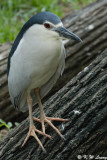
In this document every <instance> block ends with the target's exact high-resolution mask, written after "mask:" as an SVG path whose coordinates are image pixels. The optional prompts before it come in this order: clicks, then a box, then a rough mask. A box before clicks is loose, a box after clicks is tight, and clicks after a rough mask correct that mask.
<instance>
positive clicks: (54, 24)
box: [22, 12, 82, 42]
mask: <svg viewBox="0 0 107 160" xmlns="http://www.w3.org/2000/svg"><path fill="white" fill-rule="evenodd" d="M32 28H33V29H32ZM28 29H32V30H33V34H34V33H35V34H36V35H37V34H38V35H39V36H41V35H42V36H44V37H47V36H49V37H56V38H58V39H73V40H76V41H78V42H81V41H82V40H81V39H80V38H79V37H78V36H77V35H76V34H74V33H73V32H71V31H69V30H68V29H66V28H65V27H64V26H63V24H62V22H61V20H60V18H59V17H58V16H57V15H55V14H53V13H51V12H41V13H38V14H36V15H34V16H33V17H31V18H30V20H29V21H28V22H27V23H26V24H25V25H24V26H23V28H22V30H24V31H26V30H28Z"/></svg>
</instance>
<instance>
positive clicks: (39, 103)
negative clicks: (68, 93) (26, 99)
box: [33, 88, 68, 138]
mask: <svg viewBox="0 0 107 160" xmlns="http://www.w3.org/2000/svg"><path fill="white" fill-rule="evenodd" d="M35 94H36V97H37V101H38V105H39V109H40V117H41V118H40V119H38V118H35V117H34V118H33V120H35V121H38V122H40V123H41V124H42V131H43V133H44V134H45V125H44V122H47V123H48V124H49V125H50V126H51V127H52V128H53V129H54V130H55V131H56V132H57V133H58V134H59V135H60V136H61V137H62V138H64V137H63V135H62V134H61V133H60V131H59V130H58V129H57V128H56V127H55V126H54V125H53V124H52V122H51V121H53V120H55V121H68V119H62V118H53V117H46V116H45V113H44V111H43V107H42V103H41V99H40V94H39V88H36V89H35Z"/></svg>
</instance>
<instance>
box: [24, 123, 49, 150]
mask: <svg viewBox="0 0 107 160" xmlns="http://www.w3.org/2000/svg"><path fill="white" fill-rule="evenodd" d="M35 132H37V133H39V134H41V135H44V136H46V137H48V138H50V139H51V136H49V135H48V134H45V133H43V132H41V131H39V130H38V129H36V127H35V126H32V127H30V128H29V132H28V135H27V137H26V138H25V140H24V142H23V144H22V147H23V146H24V145H25V143H26V142H27V141H28V139H29V137H30V136H33V137H34V138H35V139H36V140H37V142H38V143H39V145H40V146H41V148H42V149H43V151H45V149H44V147H43V145H42V143H41V141H40V140H39V138H38V137H37V135H36V133H35Z"/></svg>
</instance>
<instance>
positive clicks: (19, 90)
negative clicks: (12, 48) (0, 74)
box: [8, 63, 30, 110]
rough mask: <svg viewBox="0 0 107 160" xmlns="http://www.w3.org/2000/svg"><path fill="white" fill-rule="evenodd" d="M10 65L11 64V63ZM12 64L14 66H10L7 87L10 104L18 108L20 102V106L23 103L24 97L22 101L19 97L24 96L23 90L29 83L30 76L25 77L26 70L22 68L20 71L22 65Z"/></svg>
mask: <svg viewBox="0 0 107 160" xmlns="http://www.w3.org/2000/svg"><path fill="white" fill-rule="evenodd" d="M20 64H21V63H19V66H20ZM11 65H13V64H12V63H11ZM13 66H14V67H10V71H9V75H8V88H9V94H10V98H11V101H12V104H13V105H14V106H15V108H18V109H20V102H21V107H22V105H24V104H25V99H23V101H21V99H22V98H23V97H26V92H25V91H26V88H27V87H28V86H29V84H30V78H29V77H27V74H26V70H23V72H22V69H23V67H22V66H20V67H19V66H15V65H13ZM20 110H21V109H20Z"/></svg>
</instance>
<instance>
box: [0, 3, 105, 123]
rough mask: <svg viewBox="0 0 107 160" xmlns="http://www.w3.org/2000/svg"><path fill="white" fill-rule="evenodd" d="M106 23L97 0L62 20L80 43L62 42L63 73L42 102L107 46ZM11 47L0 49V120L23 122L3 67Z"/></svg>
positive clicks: (102, 7)
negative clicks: (64, 49) (14, 103)
mask: <svg viewBox="0 0 107 160" xmlns="http://www.w3.org/2000/svg"><path fill="white" fill-rule="evenodd" d="M106 22H107V1H106V0H99V1H98V2H96V3H93V4H91V5H89V6H87V7H85V8H84V9H82V10H80V11H76V12H74V13H70V14H69V15H68V16H66V17H65V18H63V23H64V25H65V27H67V28H68V29H70V30H72V31H73V32H74V33H76V34H77V35H79V36H80V37H81V39H82V40H83V43H78V44H77V43H76V42H75V41H66V42H65V47H66V50H67V57H66V67H65V71H64V74H63V76H62V77H61V78H60V79H59V80H58V82H57V83H56V85H55V86H54V87H53V89H52V91H51V92H50V93H49V94H48V95H47V96H46V97H45V98H44V99H43V101H44V102H45V101H46V100H47V99H48V98H49V97H51V96H52V95H53V94H54V93H56V92H57V91H58V90H59V89H60V88H62V87H63V86H64V85H65V84H66V83H67V82H69V80H70V79H71V78H72V77H73V76H74V75H76V74H77V73H78V72H80V71H81V70H82V69H83V68H84V67H86V66H87V65H88V64H89V63H90V62H91V61H92V60H93V59H95V58H96V56H97V55H99V54H100V53H101V51H103V50H104V49H105V47H107V32H106V31H107V23H106ZM11 45H12V44H11V43H6V44H3V45H1V46H0V118H2V119H4V120H5V121H22V120H23V119H24V118H25V117H26V115H27V114H23V113H21V112H18V111H16V110H15V109H14V108H13V106H12V104H11V102H10V98H9V94H8V88H7V76H6V66H7V57H8V54H9V51H10V48H11ZM10 113H12V114H10Z"/></svg>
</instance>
